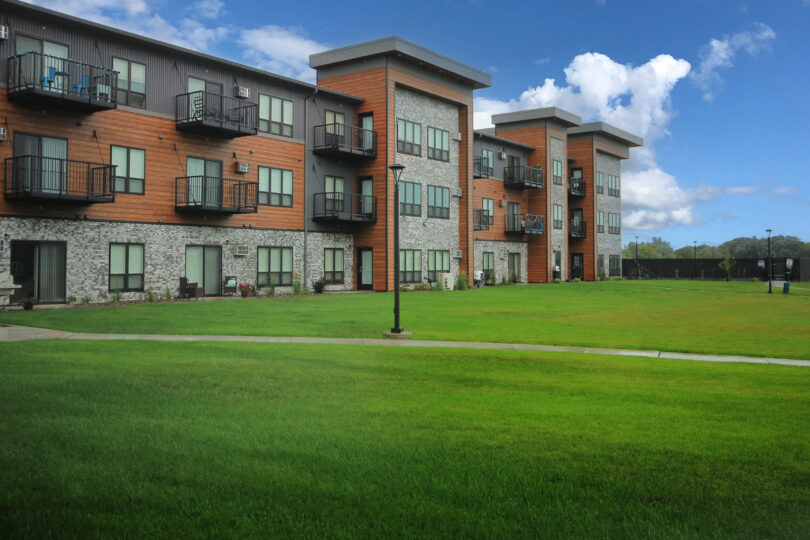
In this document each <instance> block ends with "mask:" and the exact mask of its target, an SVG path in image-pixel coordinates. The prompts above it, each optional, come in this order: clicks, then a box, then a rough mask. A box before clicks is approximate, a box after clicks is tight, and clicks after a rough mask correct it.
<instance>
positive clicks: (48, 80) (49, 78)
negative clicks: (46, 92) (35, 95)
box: [39, 66, 56, 87]
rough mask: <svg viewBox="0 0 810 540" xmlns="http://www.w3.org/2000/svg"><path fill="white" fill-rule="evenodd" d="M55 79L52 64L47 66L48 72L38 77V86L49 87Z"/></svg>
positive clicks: (54, 69)
mask: <svg viewBox="0 0 810 540" xmlns="http://www.w3.org/2000/svg"><path fill="white" fill-rule="evenodd" d="M55 81H56V68H55V67H53V66H49V67H48V74H47V75H43V76H42V77H40V78H39V85H40V86H48V87H50V86H51V85H52V84H53V83H54V82H55Z"/></svg>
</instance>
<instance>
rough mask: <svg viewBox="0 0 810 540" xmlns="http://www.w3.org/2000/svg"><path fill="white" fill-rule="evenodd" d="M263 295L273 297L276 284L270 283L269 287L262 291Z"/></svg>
mask: <svg viewBox="0 0 810 540" xmlns="http://www.w3.org/2000/svg"><path fill="white" fill-rule="evenodd" d="M264 294H265V295H267V296H275V295H276V284H275V283H271V284H270V286H269V287H267V288H265V289H264Z"/></svg>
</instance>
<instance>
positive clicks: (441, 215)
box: [427, 186, 450, 219]
mask: <svg viewBox="0 0 810 540" xmlns="http://www.w3.org/2000/svg"><path fill="white" fill-rule="evenodd" d="M431 188H432V190H433V205H432V206H431V204H430V192H431ZM427 189H428V207H427V217H429V218H437V219H450V188H446V187H442V186H428V187H427ZM439 193H441V194H442V202H444V200H445V195H446V199H447V206H438V205H437V204H436V195H437V194H439Z"/></svg>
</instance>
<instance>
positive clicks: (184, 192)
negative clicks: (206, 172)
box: [174, 176, 259, 214]
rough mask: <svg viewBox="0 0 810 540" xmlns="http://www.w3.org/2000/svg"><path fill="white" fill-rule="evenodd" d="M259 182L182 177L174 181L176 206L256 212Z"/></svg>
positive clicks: (228, 211)
mask: <svg viewBox="0 0 810 540" xmlns="http://www.w3.org/2000/svg"><path fill="white" fill-rule="evenodd" d="M258 189H259V184H258V182H247V181H244V180H231V179H229V178H220V177H218V176H182V177H180V178H177V179H175V182H174V197H175V199H174V205H175V208H176V209H178V210H189V211H203V212H206V211H207V212H222V213H227V214H239V213H253V212H256V211H257V208H258V206H257V202H258Z"/></svg>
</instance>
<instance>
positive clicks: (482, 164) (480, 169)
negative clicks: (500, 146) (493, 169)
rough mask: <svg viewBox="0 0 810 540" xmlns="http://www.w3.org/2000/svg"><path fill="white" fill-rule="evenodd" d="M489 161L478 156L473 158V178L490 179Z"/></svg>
mask: <svg viewBox="0 0 810 540" xmlns="http://www.w3.org/2000/svg"><path fill="white" fill-rule="evenodd" d="M489 175H490V168H489V160H488V159H487V158H485V157H480V156H476V157H474V158H473V176H474V177H475V178H489Z"/></svg>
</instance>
